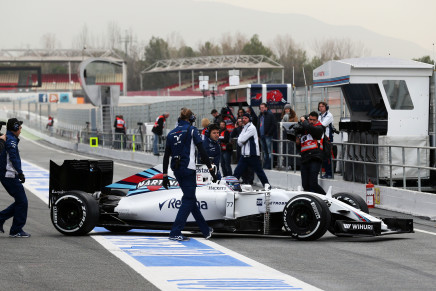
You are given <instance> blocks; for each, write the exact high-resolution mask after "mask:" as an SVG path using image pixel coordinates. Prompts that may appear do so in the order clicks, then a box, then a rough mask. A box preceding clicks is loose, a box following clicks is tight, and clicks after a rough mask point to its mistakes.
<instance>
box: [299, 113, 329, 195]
mask: <svg viewBox="0 0 436 291" xmlns="http://www.w3.org/2000/svg"><path fill="white" fill-rule="evenodd" d="M307 118H308V120H307V119H306V117H301V119H300V125H301V127H302V129H301V134H302V135H301V137H300V136H297V137H296V144H297V147H300V148H301V153H300V155H301V183H302V185H303V189H304V190H305V191H309V192H315V193H319V194H324V195H325V194H326V193H325V191H324V189H322V187H321V186H320V185H319V184H318V174H319V171H320V169H321V164H322V159H323V152H322V144H323V142H322V139H323V137H324V127H323V126H322V124H321V122H320V121H319V120H318V113H317V112H315V111H312V112H310V114H309V116H308V117H307Z"/></svg>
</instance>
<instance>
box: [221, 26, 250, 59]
mask: <svg viewBox="0 0 436 291" xmlns="http://www.w3.org/2000/svg"><path fill="white" fill-rule="evenodd" d="M247 43H248V38H247V37H246V36H245V35H243V34H241V33H240V32H236V33H235V34H234V35H232V34H230V33H226V34H223V35H222V36H221V39H220V46H221V51H222V54H223V55H239V54H241V52H242V50H243V48H244V46H245V45H246V44H247Z"/></svg>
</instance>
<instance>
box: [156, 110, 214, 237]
mask: <svg viewBox="0 0 436 291" xmlns="http://www.w3.org/2000/svg"><path fill="white" fill-rule="evenodd" d="M194 122H195V115H194V114H193V113H192V111H191V110H190V109H187V108H184V109H183V110H182V111H181V112H180V118H179V123H178V125H177V127H176V128H174V129H173V130H172V131H171V132H170V133H169V134H168V136H167V140H166V146H165V155H164V158H163V178H162V186H163V187H165V189H168V188H169V187H170V186H171V185H170V182H169V178H168V165H169V161H170V156H171V170H173V173H174V176H175V177H176V179H177V182H179V186H180V188H181V189H182V192H183V196H182V205H181V206H180V208H179V211H178V212H177V216H176V220H175V221H174V224H173V227H172V228H171V232H170V236H169V239H170V240H176V241H188V240H189V238H187V237H185V236H184V235H182V230H183V228H184V227H185V224H186V220H187V219H188V216H189V214H191V213H192V216H193V217H194V218H195V221H196V222H197V224H198V226H199V227H200V230H201V232H202V233H203V235H204V237H205V238H206V239H209V238H210V237H211V236H212V232H213V229H212V228H211V227H209V226H208V225H207V223H206V220H205V219H204V217H203V215H202V214H201V211H200V209H199V208H198V207H197V198H196V196H195V190H196V188H197V175H196V166H195V148H194V146H196V147H197V150H198V152H199V153H200V155H201V158H202V160H203V161H205V162H206V165H207V167H208V169H209V171H210V174H211V175H212V182H213V183H215V182H216V181H217V177H216V175H215V171H214V169H213V168H212V165H211V163H210V160H209V157H208V156H207V154H206V151H205V150H204V148H203V142H202V139H201V135H200V133H199V132H198V129H197V128H196V127H195V126H192V123H194Z"/></svg>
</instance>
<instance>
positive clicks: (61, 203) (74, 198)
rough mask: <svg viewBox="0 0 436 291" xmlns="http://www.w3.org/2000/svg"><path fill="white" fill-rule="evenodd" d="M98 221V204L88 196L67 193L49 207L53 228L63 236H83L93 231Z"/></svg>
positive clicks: (71, 192)
mask: <svg viewBox="0 0 436 291" xmlns="http://www.w3.org/2000/svg"><path fill="white" fill-rule="evenodd" d="M98 219H99V208H98V202H97V200H95V198H94V197H92V196H91V195H90V194H88V193H85V192H82V191H69V192H67V193H65V195H62V196H60V197H59V198H58V199H56V201H55V202H54V203H53V205H52V207H51V221H52V223H53V225H54V227H55V228H56V229H57V230H58V231H59V232H60V233H63V234H65V235H84V234H87V233H88V232H90V231H91V230H92V229H94V227H95V225H96V224H97V222H98Z"/></svg>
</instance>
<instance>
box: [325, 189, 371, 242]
mask: <svg viewBox="0 0 436 291" xmlns="http://www.w3.org/2000/svg"><path fill="white" fill-rule="evenodd" d="M332 197H333V198H335V199H337V200H339V201H342V202H344V203H345V204H348V205H350V206H353V207H354V208H356V209H359V210H360V211H363V212H365V213H369V209H368V205H366V202H365V200H363V198H362V197H360V196H359V195H356V194H353V193H346V192H343V193H336V194H333V195H332ZM336 220H349V219H348V218H347V217H343V216H341V215H337V214H335V215H332V220H331V222H330V226H329V228H328V230H329V232H331V233H332V234H334V235H336V233H335V224H336Z"/></svg>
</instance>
